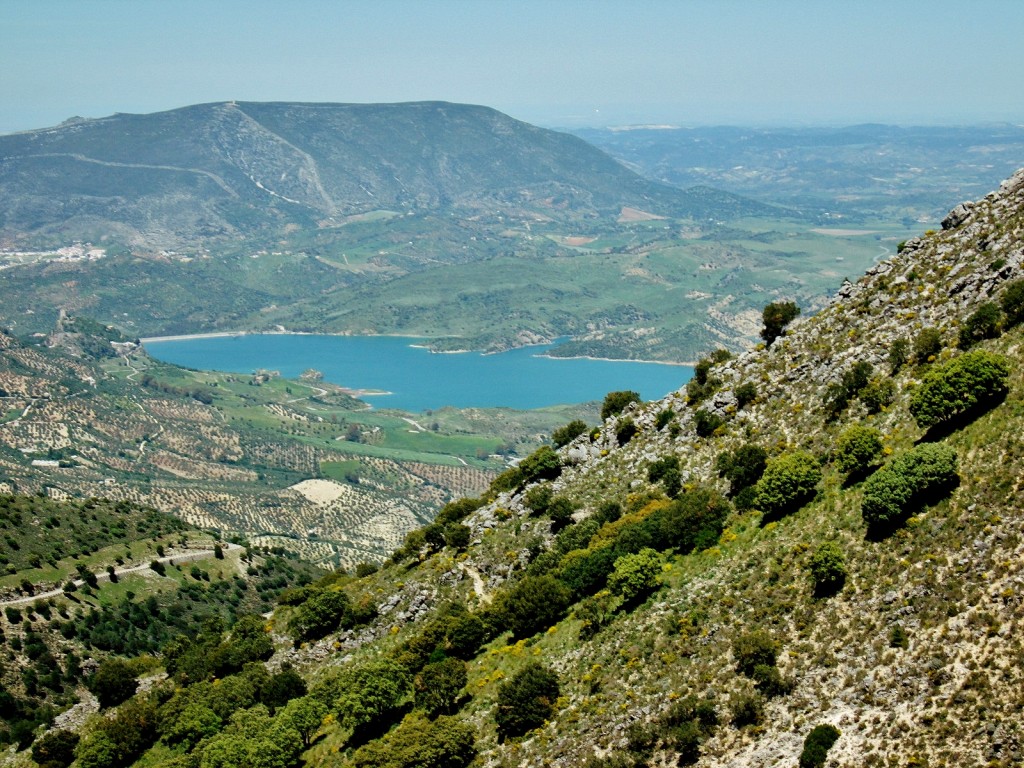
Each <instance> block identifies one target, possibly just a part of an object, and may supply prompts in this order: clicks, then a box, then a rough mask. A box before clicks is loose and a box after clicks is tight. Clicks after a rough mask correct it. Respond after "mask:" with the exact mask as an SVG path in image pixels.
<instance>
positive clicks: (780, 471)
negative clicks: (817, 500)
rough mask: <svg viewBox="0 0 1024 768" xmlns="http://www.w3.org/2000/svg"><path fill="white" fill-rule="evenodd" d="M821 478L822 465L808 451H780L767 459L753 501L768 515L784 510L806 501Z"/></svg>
mask: <svg viewBox="0 0 1024 768" xmlns="http://www.w3.org/2000/svg"><path fill="white" fill-rule="evenodd" d="M820 480H821V467H820V466H819V464H818V460H817V459H815V458H814V457H813V456H811V454H809V453H807V452H806V451H793V452H791V453H783V454H781V455H779V456H776V457H775V458H773V459H770V460H769V461H768V463H767V466H766V467H765V470H764V474H763V475H762V476H761V479H760V480H758V481H757V486H756V487H757V497H756V499H757V501H756V504H757V506H758V508H759V509H760V510H761V511H762V512H763V513H764V514H765V515H767V516H770V517H774V516H778V515H783V514H786V513H788V512H790V511H792V510H794V509H797V508H799V507H801V506H803V505H804V504H805V503H807V501H809V500H810V498H811V497H812V496H813V495H814V490H815V487H816V486H817V485H818V482H819V481H820Z"/></svg>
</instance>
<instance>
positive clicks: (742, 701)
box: [732, 693, 764, 728]
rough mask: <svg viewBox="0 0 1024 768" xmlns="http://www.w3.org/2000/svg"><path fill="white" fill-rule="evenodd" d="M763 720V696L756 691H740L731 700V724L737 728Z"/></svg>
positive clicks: (756, 723)
mask: <svg viewBox="0 0 1024 768" xmlns="http://www.w3.org/2000/svg"><path fill="white" fill-rule="evenodd" d="M762 720H764V697H762V696H761V695H760V694H757V693H741V694H739V695H738V696H736V697H734V698H733V700H732V724H733V725H735V726H736V727H737V728H742V727H743V726H745V725H758V724H759V723H760V722H761V721H762Z"/></svg>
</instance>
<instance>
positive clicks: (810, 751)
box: [800, 725, 839, 768]
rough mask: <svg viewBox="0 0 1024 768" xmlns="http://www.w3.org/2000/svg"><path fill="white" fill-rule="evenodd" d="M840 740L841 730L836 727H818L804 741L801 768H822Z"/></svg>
mask: <svg viewBox="0 0 1024 768" xmlns="http://www.w3.org/2000/svg"><path fill="white" fill-rule="evenodd" d="M838 739H839V729H838V728H836V727H835V726H834V725H816V726H815V727H814V729H813V730H812V731H811V732H810V733H809V734H807V738H806V739H804V748H803V751H802V752H801V753H800V768H822V766H824V765H825V759H826V757H827V756H828V751H829V750H830V749H832V745H833V744H835V743H836V741H838Z"/></svg>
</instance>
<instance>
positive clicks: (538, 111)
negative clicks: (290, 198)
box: [0, 0, 1024, 132]
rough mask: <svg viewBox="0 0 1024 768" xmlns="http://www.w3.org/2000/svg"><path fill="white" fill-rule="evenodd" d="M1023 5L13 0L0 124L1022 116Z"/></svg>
mask: <svg viewBox="0 0 1024 768" xmlns="http://www.w3.org/2000/svg"><path fill="white" fill-rule="evenodd" d="M1022 48H1024V2H1022V1H1021V0H971V1H970V2H964V0H884V1H878V0H842V1H840V0H773V1H772V2H767V1H766V0H761V1H759V0H674V1H671V2H670V1H668V0H647V1H646V2H645V1H644V0H632V1H630V2H627V1H626V0H518V1H517V2H512V1H510V0H509V1H506V0H365V1H364V0H336V1H335V2H325V1H323V0H309V1H306V2H303V1H302V0H292V1H291V2H283V1H282V2H269V1H268V0H201V1H200V0H0V132H5V131H12V130H20V129H25V128H36V127H43V126H48V125H54V124H56V123H58V122H60V121H61V120H63V119H65V118H67V117H69V116H72V115H81V116H84V117H101V116H104V115H109V114H111V113H113V112H152V111H157V110H162V109H171V108H173V107H178V106H184V105H186V104H194V103H198V102H207V101H220V100H228V99H238V100H301V101H339V102H369V101H412V100H420V99H442V100H446V101H461V102H472V103H478V104H486V105H489V106H493V107H496V108H498V109H501V110H502V111H505V112H507V113H509V114H511V115H513V116H514V117H518V118H521V119H524V120H528V121H530V122H535V123H539V124H541V125H546V126H581V125H595V126H598V125H614V124H621V123H675V124H686V125H697V124H715V123H733V124H748V125H749V124H756V125H769V124H823V123H828V124H834V123H854V122H867V121H877V122H895V123H904V124H905V123H967V122H983V121H1002V120H1010V121H1014V122H1024V62H1022V58H1024V57H1022V53H1021V51H1022Z"/></svg>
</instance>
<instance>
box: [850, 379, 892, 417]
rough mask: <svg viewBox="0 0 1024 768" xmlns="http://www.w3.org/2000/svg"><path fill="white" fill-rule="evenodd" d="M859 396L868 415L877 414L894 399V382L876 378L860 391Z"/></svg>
mask: <svg viewBox="0 0 1024 768" xmlns="http://www.w3.org/2000/svg"><path fill="white" fill-rule="evenodd" d="M859 396H860V401H861V402H862V403H864V407H865V408H867V409H868V413H879V412H881V411H882V410H883V409H884V408H887V407H888V406H890V405H892V401H893V400H895V399H896V382H894V381H893V380H892V379H883V378H880V377H877V376H876V377H875V378H873V379H871V381H869V382H868V385H867V386H866V387H864V389H862V390H861V391H860V395H859Z"/></svg>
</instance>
